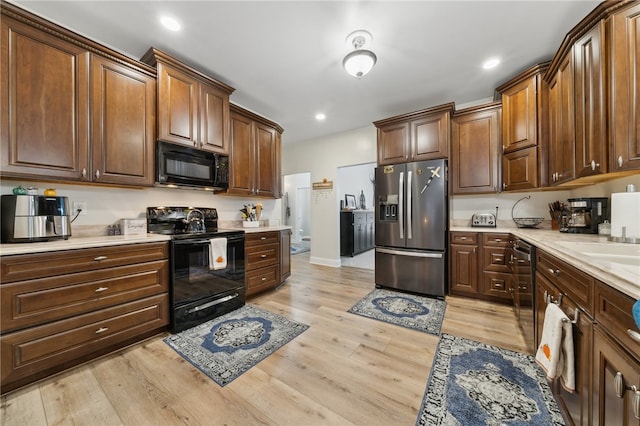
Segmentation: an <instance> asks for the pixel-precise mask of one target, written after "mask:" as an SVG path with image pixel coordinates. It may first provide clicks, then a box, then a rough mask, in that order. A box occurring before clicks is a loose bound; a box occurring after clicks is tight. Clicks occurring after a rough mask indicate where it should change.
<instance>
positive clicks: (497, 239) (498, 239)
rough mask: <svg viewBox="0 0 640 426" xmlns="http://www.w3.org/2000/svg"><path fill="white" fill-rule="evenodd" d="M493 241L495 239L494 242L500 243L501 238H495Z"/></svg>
mask: <svg viewBox="0 0 640 426" xmlns="http://www.w3.org/2000/svg"><path fill="white" fill-rule="evenodd" d="M494 241H495V242H496V243H501V242H502V239H501V238H496V239H495V240H494Z"/></svg>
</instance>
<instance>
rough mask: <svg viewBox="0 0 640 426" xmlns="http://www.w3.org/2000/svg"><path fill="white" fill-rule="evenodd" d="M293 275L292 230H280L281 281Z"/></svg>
mask: <svg viewBox="0 0 640 426" xmlns="http://www.w3.org/2000/svg"><path fill="white" fill-rule="evenodd" d="M290 275H291V230H290V229H285V230H282V231H280V283H282V282H284V280H286V279H287V277H289V276H290Z"/></svg>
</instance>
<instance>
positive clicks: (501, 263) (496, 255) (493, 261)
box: [482, 247, 511, 273]
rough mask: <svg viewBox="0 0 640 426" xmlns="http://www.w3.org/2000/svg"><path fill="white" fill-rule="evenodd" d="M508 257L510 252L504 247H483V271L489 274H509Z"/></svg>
mask: <svg viewBox="0 0 640 426" xmlns="http://www.w3.org/2000/svg"><path fill="white" fill-rule="evenodd" d="M510 256H511V253H510V250H509V249H508V248H506V247H483V248H482V260H483V262H482V265H483V270H484V271H491V272H505V273H508V272H511V270H510V267H509V261H510Z"/></svg>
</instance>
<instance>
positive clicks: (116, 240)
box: [0, 234, 170, 256]
mask: <svg viewBox="0 0 640 426" xmlns="http://www.w3.org/2000/svg"><path fill="white" fill-rule="evenodd" d="M169 239H170V237H169V236H168V235H159V234H144V235H128V236H124V235H118V236H106V235H104V236H100V237H73V236H72V237H69V239H68V240H53V241H46V242H42V243H19V244H0V256H10V255H12V254H29V253H43V252H49V251H60V250H74V249H82V248H91V247H106V246H120V245H124V244H140V243H155V242H158V241H169Z"/></svg>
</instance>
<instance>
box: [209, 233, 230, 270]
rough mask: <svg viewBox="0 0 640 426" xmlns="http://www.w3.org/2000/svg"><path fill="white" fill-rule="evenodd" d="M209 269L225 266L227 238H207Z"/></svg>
mask: <svg viewBox="0 0 640 426" xmlns="http://www.w3.org/2000/svg"><path fill="white" fill-rule="evenodd" d="M209 243H210V244H211V247H210V248H209V269H211V270H215V269H224V268H226V267H227V239H226V238H211V239H210V240H209Z"/></svg>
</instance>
